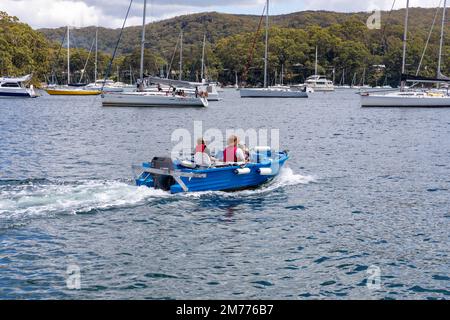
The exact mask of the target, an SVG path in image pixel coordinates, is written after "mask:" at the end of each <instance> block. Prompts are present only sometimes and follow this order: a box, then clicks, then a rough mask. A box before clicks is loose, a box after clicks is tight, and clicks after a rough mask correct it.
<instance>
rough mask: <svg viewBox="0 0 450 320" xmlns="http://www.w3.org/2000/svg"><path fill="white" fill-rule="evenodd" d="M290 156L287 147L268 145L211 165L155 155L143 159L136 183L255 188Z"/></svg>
mask: <svg viewBox="0 0 450 320" xmlns="http://www.w3.org/2000/svg"><path fill="white" fill-rule="evenodd" d="M288 159H289V155H288V152H287V151H282V152H273V151H271V150H270V148H268V147H259V148H255V149H254V150H252V152H251V153H250V156H249V161H248V162H245V163H224V162H215V163H212V164H211V165H209V166H203V165H198V164H196V161H195V160H194V159H192V160H179V159H176V160H172V159H171V158H167V157H154V158H153V159H152V161H151V162H144V163H143V164H142V166H139V167H136V166H134V169H135V170H139V171H138V174H137V178H136V185H138V186H147V187H149V188H155V189H162V190H166V191H170V192H171V193H180V192H198V191H237V190H243V189H252V188H256V187H258V186H260V185H262V184H265V183H267V182H269V181H270V180H272V179H273V178H275V177H276V176H277V175H278V174H279V172H280V170H281V168H282V167H283V165H284V164H285V162H286V161H287V160H288Z"/></svg>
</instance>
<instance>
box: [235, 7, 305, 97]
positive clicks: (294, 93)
mask: <svg viewBox="0 0 450 320" xmlns="http://www.w3.org/2000/svg"><path fill="white" fill-rule="evenodd" d="M265 13H266V36H265V38H266V40H265V53H264V87H263V88H241V89H240V90H239V93H240V96H241V98H308V93H306V92H305V91H300V90H293V89H290V88H289V89H286V88H276V87H269V86H268V82H267V79H268V72H267V70H268V63H269V56H268V54H269V52H268V50H269V0H267V1H266V6H265ZM236 84H237V73H236Z"/></svg>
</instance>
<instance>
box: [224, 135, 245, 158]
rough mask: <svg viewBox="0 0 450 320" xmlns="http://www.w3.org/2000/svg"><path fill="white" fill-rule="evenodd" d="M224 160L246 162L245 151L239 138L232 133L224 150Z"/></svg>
mask: <svg viewBox="0 0 450 320" xmlns="http://www.w3.org/2000/svg"><path fill="white" fill-rule="evenodd" d="M223 161H224V162H245V154H244V151H243V150H242V149H241V148H239V138H238V137H237V136H235V135H231V136H230V137H229V138H228V146H227V147H226V148H225V150H224V151H223Z"/></svg>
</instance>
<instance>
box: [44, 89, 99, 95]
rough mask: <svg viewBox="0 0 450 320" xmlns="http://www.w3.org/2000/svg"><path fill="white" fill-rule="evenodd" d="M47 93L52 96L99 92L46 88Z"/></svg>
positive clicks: (95, 92) (96, 93)
mask: <svg viewBox="0 0 450 320" xmlns="http://www.w3.org/2000/svg"><path fill="white" fill-rule="evenodd" d="M45 91H46V92H47V93H48V94H49V95H52V96H97V95H99V94H100V93H101V92H100V91H99V90H83V89H79V90H70V89H46V90H45Z"/></svg>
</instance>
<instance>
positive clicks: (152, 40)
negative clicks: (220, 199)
mask: <svg viewBox="0 0 450 320" xmlns="http://www.w3.org/2000/svg"><path fill="white" fill-rule="evenodd" d="M435 10H436V9H418V8H414V9H412V12H411V23H410V24H411V28H410V32H409V34H408V38H409V41H408V56H407V70H408V72H410V73H416V68H417V66H418V65H419V61H420V59H421V56H422V52H423V49H424V47H425V43H426V40H427V38H428V32H429V29H430V25H431V22H432V20H433V16H434V14H435ZM403 14H404V11H403V10H398V11H394V12H393V13H392V14H389V15H388V14H387V13H385V14H384V17H385V20H384V21H382V28H381V29H379V30H370V29H369V28H367V26H366V23H365V21H366V19H367V17H368V14H362V13H357V14H340V13H331V12H303V13H295V14H290V15H284V16H276V17H273V18H271V21H273V23H272V24H271V27H270V31H269V82H270V83H271V84H275V83H279V82H280V80H281V76H280V73H281V71H282V70H283V71H284V72H283V79H284V83H299V82H303V81H304V80H305V78H306V77H308V76H309V75H311V74H314V66H315V52H316V47H317V49H318V72H319V73H320V74H324V75H326V76H328V77H329V78H330V79H332V78H334V79H335V82H336V83H339V82H341V80H342V79H344V80H345V83H346V84H350V83H351V82H352V80H353V81H354V82H355V83H356V84H360V83H362V82H364V83H366V84H367V83H368V84H371V85H382V84H384V83H386V82H387V83H389V84H391V85H397V84H398V82H399V77H400V69H401V59H402V36H403V20H402V15H403ZM258 22H259V17H257V16H243V15H229V14H218V13H204V14H194V15H188V16H182V17H176V18H173V19H169V20H165V21H161V22H158V23H152V24H149V25H148V33H147V34H148V38H147V41H148V43H147V45H146V49H145V63H144V69H145V73H146V74H153V75H163V76H166V75H168V76H169V77H174V78H178V76H179V64H178V57H179V44H178V46H177V41H178V39H179V33H180V29H183V33H184V44H183V70H182V73H183V74H182V77H183V79H186V80H191V81H199V80H200V69H201V55H202V39H203V35H206V38H207V43H206V48H205V49H206V50H205V52H206V55H205V56H206V59H205V62H206V74H207V76H208V78H209V79H211V80H218V81H219V82H222V83H225V84H230V83H234V81H235V76H236V75H238V77H239V79H240V80H241V81H242V80H245V81H246V82H247V83H249V84H252V85H259V84H261V82H262V72H263V64H264V62H263V59H262V58H263V56H264V30H263V29H261V30H259V32H256V31H257V28H258ZM439 27H440V24H439V23H437V24H436V26H435V28H434V31H433V33H432V34H431V38H430V44H429V46H428V49H427V52H426V54H425V55H424V59H423V61H422V68H421V70H420V73H419V74H420V75H423V76H430V77H432V76H434V75H435V73H436V68H437V57H438V47H439V32H440V30H439V29H440V28H439ZM449 29H450V28H449V25H448V24H446V37H445V41H444V43H445V44H446V45H445V47H444V50H443V66H442V70H443V73H444V74H447V75H449V74H450V62H449V60H450V59H448V57H449V55H450V46H449V44H450V42H449V40H450V30H449ZM95 30H96V28H95V27H87V28H81V29H77V30H74V32H71V45H74V46H75V48H72V49H71V51H70V54H71V70H72V72H73V75H72V77H73V78H72V79H73V81H74V82H77V81H78V80H79V79H80V77H81V74H82V71H83V69H84V66H85V65H86V69H85V70H84V72H83V77H85V78H84V80H85V81H92V80H93V78H94V54H93V52H91V53H89V49H90V47H91V45H92V41H93V37H94V36H95ZM64 32H65V28H59V29H43V30H39V31H36V30H33V29H32V28H31V27H30V26H28V25H27V24H25V23H21V22H20V21H19V20H18V19H17V18H16V17H11V16H9V15H8V14H7V13H5V12H0V74H1V75H11V76H12V75H22V74H26V73H31V72H32V73H33V75H34V82H35V83H38V82H50V81H53V80H56V81H58V82H59V83H65V81H66V77H67V74H66V63H67V62H66V59H67V56H66V54H67V53H66V50H65V49H64V48H65V44H63V45H62V47H61V40H62V39H63V37H64ZM116 33H117V30H111V29H106V28H99V29H98V34H99V49H100V51H99V53H98V72H99V76H98V77H99V78H102V77H105V76H106V73H107V70H108V66H109V62H110V60H111V53H112V48H113V47H114V46H115V41H117V37H116V38H115V36H114V35H115V34H116ZM72 35H73V40H72ZM139 37H140V28H139V27H129V28H126V29H125V30H124V36H123V41H122V42H121V44H120V46H119V54H118V55H117V57H116V58H115V59H114V62H113V64H112V66H111V68H109V77H110V78H112V79H115V80H120V81H123V82H130V81H131V82H133V80H134V79H136V78H137V77H138V76H139V63H140V61H139V60H140V49H139ZM253 43H255V48H254V52H251V50H250V49H251V48H252V46H253ZM176 48H177V50H175V49H176ZM88 57H89V61H88V63H87V64H86V60H87V59H88ZM250 57H253V59H251V58H250ZM383 66H384V67H383ZM363 75H365V76H364V78H363Z"/></svg>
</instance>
